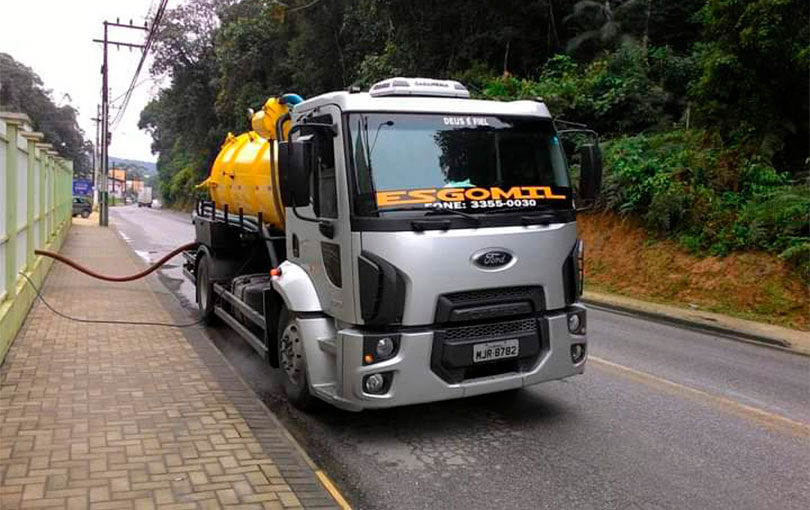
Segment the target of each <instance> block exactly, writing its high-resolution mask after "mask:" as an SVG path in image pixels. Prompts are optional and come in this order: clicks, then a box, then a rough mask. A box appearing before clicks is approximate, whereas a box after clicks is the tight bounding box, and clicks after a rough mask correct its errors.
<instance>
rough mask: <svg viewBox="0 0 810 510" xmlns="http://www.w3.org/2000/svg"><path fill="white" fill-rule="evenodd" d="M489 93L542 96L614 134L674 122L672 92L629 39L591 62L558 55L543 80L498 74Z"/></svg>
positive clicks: (568, 115) (560, 110) (561, 112)
mask: <svg viewBox="0 0 810 510" xmlns="http://www.w3.org/2000/svg"><path fill="white" fill-rule="evenodd" d="M659 80H660V81H661V82H662V81H663V77H660V78H659ZM484 95H485V96H487V97H489V98H493V99H502V100H512V99H534V98H537V97H541V98H543V100H544V101H545V102H546V104H547V105H548V106H549V108H550V109H551V110H552V111H553V112H555V114H556V115H558V116H559V117H560V118H563V119H568V120H576V121H577V122H583V123H586V124H588V125H589V126H591V127H593V128H594V129H596V130H597V131H599V132H600V133H602V134H603V135H608V136H609V135H611V134H621V133H626V132H638V131H643V130H648V129H652V128H654V127H657V126H664V125H666V124H667V123H668V121H670V119H669V118H668V116H667V114H666V107H667V104H668V101H669V99H670V96H669V95H668V94H667V92H666V91H665V90H664V88H663V86H662V85H661V83H660V82H656V81H654V80H653V79H652V77H651V76H650V71H649V67H648V64H647V58H646V51H644V50H643V49H642V48H640V47H639V46H637V45H635V44H629V43H628V44H625V45H624V46H622V47H621V48H620V49H619V50H618V51H616V52H615V53H610V54H607V55H605V56H603V57H601V58H599V59H596V60H594V61H592V62H590V63H589V64H585V65H583V64H579V63H577V62H576V61H575V60H574V59H573V58H571V57H569V56H566V55H557V56H555V57H553V58H551V59H550V60H549V61H548V62H547V63H546V65H545V67H544V68H543V71H542V73H541V74H540V76H539V77H538V79H537V80H528V79H525V78H524V79H519V78H516V77H512V76H502V77H497V78H493V79H492V80H490V81H489V82H488V83H487V84H486V85H485V88H484ZM669 123H671V122H669Z"/></svg>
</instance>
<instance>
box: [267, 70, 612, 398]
mask: <svg viewBox="0 0 810 510" xmlns="http://www.w3.org/2000/svg"><path fill="white" fill-rule="evenodd" d="M468 96H469V94H468V93H467V91H466V89H464V87H463V86H461V85H460V84H458V83H457V82H452V81H437V80H426V79H419V78H417V79H405V78H395V79H391V80H386V81H385V82H380V83H378V84H376V85H374V86H373V87H372V88H371V90H370V92H353V91H349V92H335V93H329V94H324V95H321V96H318V97H315V98H312V99H309V100H307V101H304V102H302V103H300V104H297V105H296V106H295V107H294V109H293V110H292V112H291V116H292V119H291V121H292V125H293V128H292V131H291V132H290V136H289V140H288V141H282V142H281V143H280V144H279V146H278V148H277V150H278V151H279V167H280V171H279V172H280V173H279V175H280V179H281V181H282V185H281V192H282V196H283V197H284V203H285V205H286V206H287V208H286V233H285V235H286V260H285V261H283V262H281V263H280V265H279V267H278V270H277V271H276V272H275V275H274V276H273V278H272V286H273V289H274V290H275V291H276V292H277V293H278V294H279V295H280V296H281V298H282V299H283V301H284V305H285V308H286V311H285V313H286V317H285V318H283V319H282V320H281V322H282V324H281V326H280V329H279V338H278V352H279V364H280V366H281V368H282V369H284V370H285V372H286V374H287V378H288V394H291V395H292V396H294V397H295V398H296V399H298V400H306V399H307V398H308V397H309V396H310V395H313V396H316V397H318V398H319V399H322V400H325V401H327V402H330V403H332V404H334V405H336V406H338V407H341V408H345V409H349V410H361V409H364V408H383V407H391V406H401V405H407V404H415V403H421V402H431V401H437V400H444V399H451V398H458V397H465V396H471V395H479V394H484V393H491V392H496V391H502V390H509V389H514V388H521V387H523V386H529V385H532V384H537V383H540V382H544V381H551V380H555V379H561V378H565V377H570V376H573V375H575V374H580V373H582V371H583V370H584V368H585V363H586V359H587V337H586V334H585V333H586V310H585V308H584V307H583V306H582V305H581V304H579V296H580V295H581V292H582V269H583V266H582V244H581V242H580V241H578V239H577V227H576V216H575V215H576V211H575V204H574V196H573V189H574V186H572V183H571V181H570V177H569V175H568V168H567V162H566V158H565V156H564V154H563V151H562V147H561V142H560V139H559V137H558V133H557V131H556V129H555V127H554V123H553V122H552V118H551V115H550V113H549V111H548V109H547V107H546V106H545V105H544V104H543V103H542V102H537V101H514V102H498V101H481V100H473V99H469V97H468ZM589 154H590V156H587V155H586V157H583V164H582V167H583V170H582V174H583V180H585V179H587V180H588V182H587V183H586V182H583V183H582V184H581V185H580V197H578V199H577V201H579V200H580V199H581V198H583V196H585V195H588V194H590V195H594V194H595V191H594V190H595V188H596V187H598V180H599V178H600V176H601V170H600V169H599V168H597V167H598V166H599V164H598V148H596V149H595V150H593V148H592V150H591V151H590V153H589ZM597 174H598V175H597ZM594 175H595V176H596V177H594ZM594 181H597V182H596V184H594ZM587 190H590V191H587ZM302 397H303V398H302Z"/></svg>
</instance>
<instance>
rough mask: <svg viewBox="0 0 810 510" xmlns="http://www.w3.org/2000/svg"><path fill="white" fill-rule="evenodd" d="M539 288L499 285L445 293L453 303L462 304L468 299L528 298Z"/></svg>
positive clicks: (468, 300)
mask: <svg viewBox="0 0 810 510" xmlns="http://www.w3.org/2000/svg"><path fill="white" fill-rule="evenodd" d="M538 290H539V287H528V286H526V287H501V288H497V289H477V290H467V291H463V292H454V293H452V294H445V295H444V297H445V298H447V299H448V300H449V301H450V302H452V303H453V304H454V305H462V304H465V303H467V302H470V301H506V300H513V299H530V298H531V297H532V295H533V294H534V293H535V292H537V291H538Z"/></svg>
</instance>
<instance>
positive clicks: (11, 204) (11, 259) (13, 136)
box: [0, 112, 31, 299]
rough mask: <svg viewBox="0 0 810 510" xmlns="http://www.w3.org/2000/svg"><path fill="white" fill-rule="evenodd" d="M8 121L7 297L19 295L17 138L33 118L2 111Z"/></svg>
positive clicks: (11, 297)
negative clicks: (24, 125)
mask: <svg viewBox="0 0 810 510" xmlns="http://www.w3.org/2000/svg"><path fill="white" fill-rule="evenodd" d="M0 116H2V117H3V120H4V121H5V123H6V139H7V140H8V146H7V147H6V211H5V213H6V237H7V239H6V247H5V252H6V267H5V268H4V270H5V272H6V278H5V280H6V288H5V291H6V298H8V299H14V297H15V296H16V295H17V172H18V169H17V163H18V161H19V160H20V158H19V152H20V151H19V148H18V147H17V140H18V136H19V133H20V131H21V128H22V126H23V124H28V123H30V122H31V120H30V119H29V118H28V116H27V115H25V114H23V113H6V112H2V113H0Z"/></svg>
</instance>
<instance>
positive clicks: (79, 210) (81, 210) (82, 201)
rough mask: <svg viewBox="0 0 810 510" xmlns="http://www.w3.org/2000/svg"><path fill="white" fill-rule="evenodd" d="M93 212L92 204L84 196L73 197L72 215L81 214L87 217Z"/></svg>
mask: <svg viewBox="0 0 810 510" xmlns="http://www.w3.org/2000/svg"><path fill="white" fill-rule="evenodd" d="M91 212H93V206H92V204H90V200H88V199H87V198H85V197H73V216H81V217H82V218H87V217H88V216H90V213H91Z"/></svg>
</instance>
